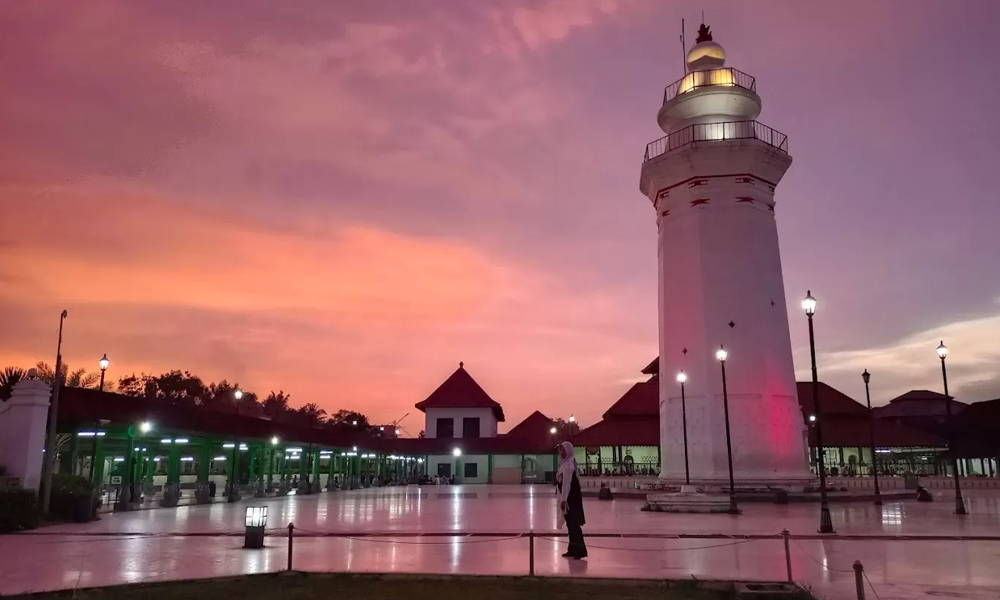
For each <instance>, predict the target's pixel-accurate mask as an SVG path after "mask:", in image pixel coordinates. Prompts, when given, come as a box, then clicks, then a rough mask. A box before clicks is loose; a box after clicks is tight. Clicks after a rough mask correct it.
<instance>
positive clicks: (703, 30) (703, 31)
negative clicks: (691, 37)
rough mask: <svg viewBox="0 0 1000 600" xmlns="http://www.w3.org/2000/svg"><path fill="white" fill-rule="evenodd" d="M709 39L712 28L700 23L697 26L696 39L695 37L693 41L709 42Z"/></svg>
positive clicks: (710, 38) (698, 42) (697, 42)
mask: <svg viewBox="0 0 1000 600" xmlns="http://www.w3.org/2000/svg"><path fill="white" fill-rule="evenodd" d="M711 41H713V40H712V28H711V27H709V26H708V25H705V24H704V23H702V24H701V27H699V28H698V39H696V40H695V41H694V43H696V44H700V43H702V42H711Z"/></svg>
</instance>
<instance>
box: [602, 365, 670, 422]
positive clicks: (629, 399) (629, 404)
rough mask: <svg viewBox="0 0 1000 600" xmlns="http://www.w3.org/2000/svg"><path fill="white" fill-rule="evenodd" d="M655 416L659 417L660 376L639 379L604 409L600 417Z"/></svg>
mask: <svg viewBox="0 0 1000 600" xmlns="http://www.w3.org/2000/svg"><path fill="white" fill-rule="evenodd" d="M628 417H655V418H657V419H659V418H660V378H659V377H656V376H654V377H652V378H650V380H649V381H640V382H639V383H636V384H635V385H633V386H632V387H631V388H629V390H628V391H627V392H625V394H624V395H623V396H622V397H621V398H619V399H618V401H617V402H615V403H614V404H612V405H611V408H609V409H608V410H607V411H605V413H604V415H603V416H602V418H604V419H608V418H628Z"/></svg>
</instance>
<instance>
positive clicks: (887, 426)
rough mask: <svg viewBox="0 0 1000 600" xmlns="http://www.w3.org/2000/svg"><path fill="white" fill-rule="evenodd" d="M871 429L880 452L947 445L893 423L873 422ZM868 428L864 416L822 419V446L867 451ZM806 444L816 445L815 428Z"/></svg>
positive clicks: (854, 415) (867, 420)
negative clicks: (890, 448)
mask: <svg viewBox="0 0 1000 600" xmlns="http://www.w3.org/2000/svg"><path fill="white" fill-rule="evenodd" d="M820 402H822V400H820ZM865 412H867V410H866V411H865ZM873 425H874V427H875V445H876V446H878V447H880V448H889V447H894V448H912V447H929V448H943V447H945V446H946V445H947V444H946V443H945V441H944V440H943V439H941V438H939V437H937V436H935V435H932V434H930V433H925V432H923V431H920V430H918V429H913V428H912V427H907V426H905V425H900V424H899V423H893V422H892V421H883V420H882V419H875V420H874V423H873ZM870 426H871V425H870V424H869V418H868V415H867V414H860V415H859V414H843V413H841V414H831V415H824V416H823V445H824V446H829V447H834V446H858V447H865V448H867V447H868V446H869V444H870V442H871V434H870V430H869V427H870ZM809 440H810V443H811V444H815V442H816V428H815V427H810V428H809Z"/></svg>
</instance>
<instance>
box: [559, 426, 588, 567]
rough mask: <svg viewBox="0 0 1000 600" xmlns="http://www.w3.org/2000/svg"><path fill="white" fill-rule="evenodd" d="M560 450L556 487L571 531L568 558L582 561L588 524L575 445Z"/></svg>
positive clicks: (563, 443) (560, 504)
mask: <svg viewBox="0 0 1000 600" xmlns="http://www.w3.org/2000/svg"><path fill="white" fill-rule="evenodd" d="M558 448H559V470H558V471H556V486H557V487H558V490H559V511H560V515H561V516H562V519H561V520H565V522H566V529H567V530H569V548H568V549H567V551H566V554H563V556H564V557H566V558H575V559H581V558H586V556H587V545H586V544H585V543H584V541H583V526H584V525H586V524H587V521H586V519H585V518H584V515H583V493H582V492H581V490H580V478H579V477H578V476H577V473H576V457H575V455H574V452H573V444H571V443H569V442H562V443H561V444H559V446H558Z"/></svg>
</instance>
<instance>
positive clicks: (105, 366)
mask: <svg viewBox="0 0 1000 600" xmlns="http://www.w3.org/2000/svg"><path fill="white" fill-rule="evenodd" d="M97 364H98V365H100V366H101V391H102V392H103V391H104V372H105V371H107V370H108V365H110V364H111V361H110V360H108V355H107V354H105V355H104V356H102V357H101V360H99V361H97Z"/></svg>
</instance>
